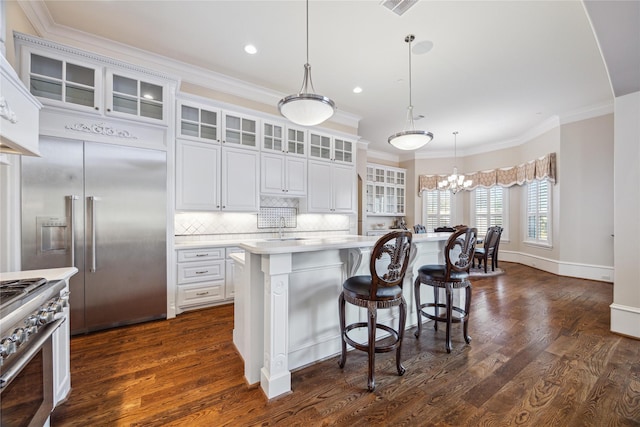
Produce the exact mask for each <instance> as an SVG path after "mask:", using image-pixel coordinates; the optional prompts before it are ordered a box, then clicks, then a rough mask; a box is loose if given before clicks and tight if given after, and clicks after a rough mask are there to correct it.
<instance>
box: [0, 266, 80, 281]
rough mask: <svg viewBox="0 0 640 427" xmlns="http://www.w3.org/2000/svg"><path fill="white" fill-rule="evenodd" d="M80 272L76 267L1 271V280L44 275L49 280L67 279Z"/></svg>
mask: <svg viewBox="0 0 640 427" xmlns="http://www.w3.org/2000/svg"><path fill="white" fill-rule="evenodd" d="M77 272H78V269H77V268H76V267H62V268H47V269H43V270H25V271H11V272H6V273H0V280H20V279H31V278H35V277H44V278H45V279H47V280H67V279H69V278H70V277H71V276H73V275H74V274H76V273H77Z"/></svg>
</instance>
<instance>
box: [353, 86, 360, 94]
mask: <svg viewBox="0 0 640 427" xmlns="http://www.w3.org/2000/svg"><path fill="white" fill-rule="evenodd" d="M353 93H362V88H361V87H360V86H356V87H354V88H353Z"/></svg>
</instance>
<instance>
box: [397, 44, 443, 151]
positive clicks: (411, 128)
mask: <svg viewBox="0 0 640 427" xmlns="http://www.w3.org/2000/svg"><path fill="white" fill-rule="evenodd" d="M415 38H416V36H414V35H413V34H409V35H408V36H407V37H405V38H404V41H405V42H407V43H408V44H409V107H408V108H407V122H406V126H405V130H403V131H402V132H398V133H396V134H394V135H391V136H390V137H389V144H391V145H393V146H394V147H396V148H399V149H400V150H417V149H418V148H420V147H422V146H424V145H426V144H427V143H429V142H431V140H432V139H433V134H432V133H431V132H427V131H425V130H416V128H415V125H414V124H413V105H412V103H411V42H413V41H414V40H415Z"/></svg>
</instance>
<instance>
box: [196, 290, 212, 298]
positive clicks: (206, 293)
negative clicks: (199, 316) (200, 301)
mask: <svg viewBox="0 0 640 427" xmlns="http://www.w3.org/2000/svg"><path fill="white" fill-rule="evenodd" d="M205 295H209V292H208V291H207V292H197V293H196V296H199V297H203V296H205Z"/></svg>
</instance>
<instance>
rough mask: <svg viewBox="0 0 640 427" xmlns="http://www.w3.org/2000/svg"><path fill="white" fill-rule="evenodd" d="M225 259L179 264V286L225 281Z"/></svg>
mask: <svg viewBox="0 0 640 427" xmlns="http://www.w3.org/2000/svg"><path fill="white" fill-rule="evenodd" d="M224 265H225V263H224V259H221V260H219V261H208V262H189V263H183V264H178V284H180V283H194V282H203V281H210V280H224Z"/></svg>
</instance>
